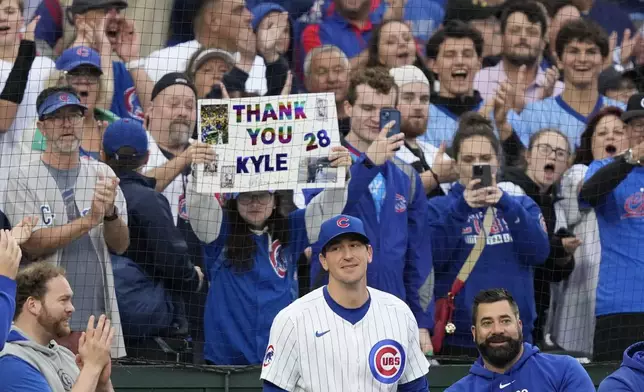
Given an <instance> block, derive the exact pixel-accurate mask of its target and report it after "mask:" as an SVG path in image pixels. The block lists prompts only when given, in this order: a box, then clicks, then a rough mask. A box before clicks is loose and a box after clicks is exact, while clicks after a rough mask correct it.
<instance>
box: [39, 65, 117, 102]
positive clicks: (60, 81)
mask: <svg viewBox="0 0 644 392" xmlns="http://www.w3.org/2000/svg"><path fill="white" fill-rule="evenodd" d="M106 84H108V81H106V80H105V79H104V78H103V77H102V76H101V78H100V79H99V81H98V93H97V94H96V103H95V104H94V107H95V108H99V109H105V110H109V108H105V107H103V106H101V96H102V95H103V92H104V91H105V90H106V86H105V85H106ZM64 86H69V87H71V83H70V82H69V80H68V79H67V72H64V71H61V70H58V69H55V70H53V71H52V72H51V73H50V74H49V78H48V79H47V81H46V82H45V88H50V87H64Z"/></svg>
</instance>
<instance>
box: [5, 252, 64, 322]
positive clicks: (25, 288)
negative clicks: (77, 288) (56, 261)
mask: <svg viewBox="0 0 644 392" xmlns="http://www.w3.org/2000/svg"><path fill="white" fill-rule="evenodd" d="M59 276H65V270H64V269H63V268H61V267H57V266H55V265H53V264H51V263H48V262H44V261H42V262H38V263H33V264H31V265H29V266H28V267H27V268H25V269H23V270H22V271H20V272H18V276H17V277H16V286H17V289H16V311H15V312H14V315H13V319H14V321H15V320H16V319H17V318H18V316H20V313H22V307H23V306H24V305H25V303H26V302H27V299H29V298H30V297H31V298H35V299H37V300H42V299H43V298H44V297H45V295H46V294H47V283H49V281H50V280H52V279H54V278H57V277H59Z"/></svg>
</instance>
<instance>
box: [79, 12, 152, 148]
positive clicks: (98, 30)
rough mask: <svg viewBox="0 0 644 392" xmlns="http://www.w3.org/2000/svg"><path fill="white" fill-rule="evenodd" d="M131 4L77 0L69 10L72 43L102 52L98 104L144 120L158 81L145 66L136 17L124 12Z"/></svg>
mask: <svg viewBox="0 0 644 392" xmlns="http://www.w3.org/2000/svg"><path fill="white" fill-rule="evenodd" d="M127 6H128V4H127V2H126V1H124V0H114V1H112V0H110V1H103V0H74V2H73V4H72V6H71V8H70V11H69V12H70V14H71V16H70V19H71V20H72V21H73V24H74V27H75V33H76V35H75V38H74V41H73V44H72V45H71V47H77V46H87V47H90V48H92V49H94V50H96V51H97V52H98V53H99V54H100V64H101V69H102V71H103V75H102V76H101V81H102V87H103V88H102V91H101V96H100V97H99V98H100V100H99V105H98V107H99V108H102V109H104V110H110V111H111V112H113V113H115V114H116V115H117V116H118V117H121V118H133V119H137V120H139V121H143V118H144V116H143V113H144V109H145V108H147V104H148V102H149V101H150V92H151V91H152V87H153V86H154V84H153V82H152V81H151V80H150V78H149V77H148V76H147V74H146V73H145V72H144V71H143V69H142V60H141V59H140V50H141V38H140V35H139V33H138V31H136V28H135V25H134V21H132V20H131V19H128V18H126V17H125V16H124V15H123V12H122V11H123V10H125V9H126V8H127ZM99 139H100V138H99Z"/></svg>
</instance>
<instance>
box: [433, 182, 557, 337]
mask: <svg viewBox="0 0 644 392" xmlns="http://www.w3.org/2000/svg"><path fill="white" fill-rule="evenodd" d="M464 190H465V188H464V187H463V185H461V184H459V183H456V184H454V186H453V187H452V189H451V191H450V193H449V194H448V195H446V196H439V197H434V198H432V199H430V201H429V203H428V204H429V225H430V238H431V240H432V258H433V260H434V271H435V272H434V273H435V276H436V286H435V290H434V298H435V299H440V298H444V297H445V296H446V295H447V293H448V292H449V290H450V289H451V286H452V283H453V282H454V280H455V279H456V276H457V275H458V272H459V271H460V269H461V267H462V266H463V263H464V262H465V259H466V258H467V256H468V255H469V254H470V252H471V250H472V248H473V247H474V243H475V242H476V237H477V235H478V233H479V231H480V230H481V228H482V227H483V217H484V215H485V209H484V208H476V209H474V208H472V207H470V206H469V205H468V204H467V202H466V201H465V197H464ZM495 207H496V219H495V220H494V223H493V224H492V227H491V229H490V235H489V236H488V238H487V245H486V246H485V248H484V249H483V252H482V254H481V256H480V258H479V260H478V262H477V264H476V266H475V267H474V270H473V271H472V273H471V274H470V277H469V279H468V280H467V282H466V283H465V286H464V287H463V289H462V290H461V291H460V292H459V293H458V295H456V298H455V300H454V302H455V306H456V309H455V310H454V314H453V318H452V322H453V323H454V324H455V325H456V333H455V334H453V335H449V336H447V338H446V339H445V343H446V344H447V345H450V346H460V347H474V346H475V345H474V342H473V341H472V334H471V332H470V327H471V325H472V320H471V311H470V310H471V309H472V304H473V301H474V297H475V296H476V294H478V293H479V291H481V290H484V289H491V288H495V287H503V288H506V289H507V290H509V291H510V293H512V296H513V297H514V298H515V300H516V302H517V304H518V306H519V314H520V315H521V320H522V321H523V335H524V337H525V339H526V341H528V342H530V341H531V339H532V329H533V325H534V321H535V319H536V310H535V303H534V266H536V265H540V264H543V263H544V261H545V260H546V258H547V257H548V254H549V252H550V242H549V240H548V235H547V233H546V228H545V221H544V220H543V216H542V215H541V210H540V209H539V206H537V205H536V204H535V202H534V201H533V200H532V199H531V198H529V197H527V196H510V194H508V193H506V192H503V196H502V197H501V199H500V200H499V202H498V203H497V205H496V206H495Z"/></svg>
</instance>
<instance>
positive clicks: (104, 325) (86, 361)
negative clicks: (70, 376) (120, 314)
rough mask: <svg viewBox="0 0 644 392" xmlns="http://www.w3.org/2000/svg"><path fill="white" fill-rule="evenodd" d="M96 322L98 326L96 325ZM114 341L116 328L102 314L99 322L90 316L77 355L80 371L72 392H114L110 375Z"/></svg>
mask: <svg viewBox="0 0 644 392" xmlns="http://www.w3.org/2000/svg"><path fill="white" fill-rule="evenodd" d="M95 322H96V326H94V323H95ZM113 340H114V328H113V327H112V326H111V323H110V320H109V319H108V318H107V317H105V315H104V314H102V315H101V316H100V317H99V318H98V321H96V319H95V317H94V316H90V318H89V320H88V321H87V329H86V330H85V332H83V334H82V335H81V338H80V341H79V343H78V354H76V358H75V359H76V365H77V366H78V369H79V370H80V374H79V375H78V379H77V380H76V382H75V383H74V387H73V388H72V390H71V392H84V391H96V392H114V387H113V386H112V381H111V379H110V375H111V373H112V358H111V357H110V348H111V347H112V342H113Z"/></svg>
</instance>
